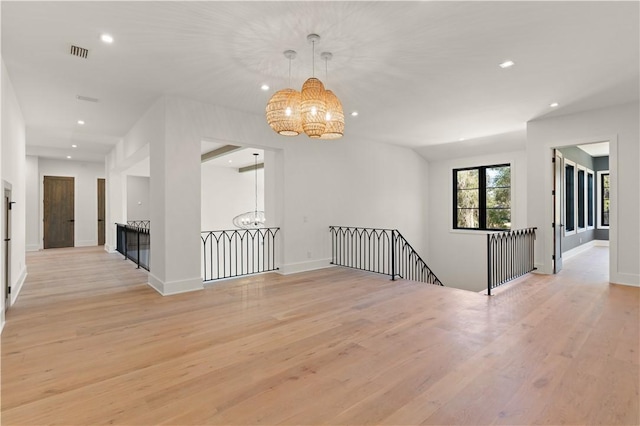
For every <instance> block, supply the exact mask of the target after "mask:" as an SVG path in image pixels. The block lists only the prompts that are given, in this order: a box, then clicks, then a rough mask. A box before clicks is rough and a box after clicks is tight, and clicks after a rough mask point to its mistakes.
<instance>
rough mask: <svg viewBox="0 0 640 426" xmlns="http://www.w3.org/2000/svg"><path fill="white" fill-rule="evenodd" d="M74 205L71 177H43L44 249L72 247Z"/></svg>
mask: <svg viewBox="0 0 640 426" xmlns="http://www.w3.org/2000/svg"><path fill="white" fill-rule="evenodd" d="M74 204H75V203H74V180H73V178H72V177H62V176H45V177H44V248H46V249H48V248H58V247H73V242H74V228H75V224H74V222H75V217H74V214H73V206H74Z"/></svg>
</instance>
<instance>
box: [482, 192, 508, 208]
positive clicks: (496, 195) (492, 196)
mask: <svg viewBox="0 0 640 426" xmlns="http://www.w3.org/2000/svg"><path fill="white" fill-rule="evenodd" d="M495 207H501V208H509V207H511V189H510V188H496V189H487V208H488V209H491V208H495Z"/></svg>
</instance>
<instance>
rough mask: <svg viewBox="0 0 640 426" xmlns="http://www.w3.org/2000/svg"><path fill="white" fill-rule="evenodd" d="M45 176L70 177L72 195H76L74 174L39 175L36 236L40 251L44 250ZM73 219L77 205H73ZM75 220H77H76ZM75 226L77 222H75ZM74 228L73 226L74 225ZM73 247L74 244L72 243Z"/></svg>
mask: <svg viewBox="0 0 640 426" xmlns="http://www.w3.org/2000/svg"><path fill="white" fill-rule="evenodd" d="M45 176H62V177H72V178H73V193H74V194H75V196H76V197H77V194H78V175H77V174H76V173H65V174H64V175H56V174H52V173H40V197H39V198H40V206H39V209H40V213H39V216H40V217H39V223H40V234H39V236H38V240H39V244H40V247H39V249H40V250H44V177H45ZM73 217H74V218H77V217H78V203H75V202H74V203H73ZM76 220H77V219H76ZM75 223H76V224H77V222H75ZM74 226H75V225H74ZM74 241H75V230H74ZM74 246H75V243H74Z"/></svg>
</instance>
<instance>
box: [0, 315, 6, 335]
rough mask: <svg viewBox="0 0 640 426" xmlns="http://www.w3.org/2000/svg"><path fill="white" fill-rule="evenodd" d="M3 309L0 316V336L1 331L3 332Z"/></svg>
mask: <svg viewBox="0 0 640 426" xmlns="http://www.w3.org/2000/svg"><path fill="white" fill-rule="evenodd" d="M4 322H5V321H4V309H3V310H2V314H1V315H0V334H2V330H4Z"/></svg>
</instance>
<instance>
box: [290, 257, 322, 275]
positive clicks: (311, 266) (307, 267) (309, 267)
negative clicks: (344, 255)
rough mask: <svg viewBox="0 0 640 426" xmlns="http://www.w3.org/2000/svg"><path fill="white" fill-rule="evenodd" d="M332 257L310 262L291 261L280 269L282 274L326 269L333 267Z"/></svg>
mask: <svg viewBox="0 0 640 426" xmlns="http://www.w3.org/2000/svg"><path fill="white" fill-rule="evenodd" d="M332 266H333V265H332V264H331V259H329V258H327V259H320V260H312V261H309V262H299V263H289V264H286V265H282V267H281V268H280V271H278V272H279V273H280V274H282V275H289V274H297V273H298V272H307V271H315V270H316V269H324V268H329V267H332Z"/></svg>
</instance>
